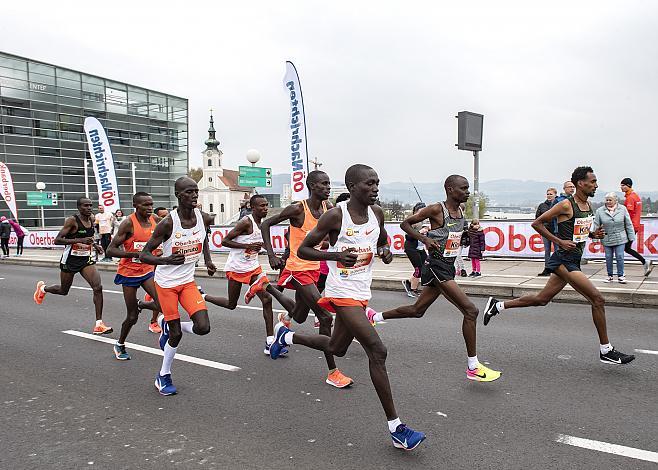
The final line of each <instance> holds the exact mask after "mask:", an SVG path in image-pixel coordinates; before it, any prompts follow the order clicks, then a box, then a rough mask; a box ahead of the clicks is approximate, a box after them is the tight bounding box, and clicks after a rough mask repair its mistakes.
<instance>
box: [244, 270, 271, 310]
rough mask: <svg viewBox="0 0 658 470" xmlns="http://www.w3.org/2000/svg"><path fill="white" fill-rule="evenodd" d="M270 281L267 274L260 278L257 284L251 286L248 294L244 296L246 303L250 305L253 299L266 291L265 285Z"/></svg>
mask: <svg viewBox="0 0 658 470" xmlns="http://www.w3.org/2000/svg"><path fill="white" fill-rule="evenodd" d="M269 282H270V280H269V279H268V278H267V276H266V275H265V273H263V275H262V276H261V277H259V278H258V279H257V280H256V282H254V283H253V284H252V285H250V286H249V289H247V292H246V293H245V294H244V303H245V304H248V303H249V302H251V299H253V298H254V297H256V294H258V293H259V292H262V291H264V290H265V285H266V284H268V283H269Z"/></svg>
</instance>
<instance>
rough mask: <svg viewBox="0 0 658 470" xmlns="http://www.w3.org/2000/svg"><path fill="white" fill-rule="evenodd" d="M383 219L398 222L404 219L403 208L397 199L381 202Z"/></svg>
mask: <svg viewBox="0 0 658 470" xmlns="http://www.w3.org/2000/svg"><path fill="white" fill-rule="evenodd" d="M382 209H383V210H384V218H385V220H386V221H398V220H403V219H404V206H403V205H402V203H401V202H400V201H398V200H397V199H395V200H393V201H384V202H382Z"/></svg>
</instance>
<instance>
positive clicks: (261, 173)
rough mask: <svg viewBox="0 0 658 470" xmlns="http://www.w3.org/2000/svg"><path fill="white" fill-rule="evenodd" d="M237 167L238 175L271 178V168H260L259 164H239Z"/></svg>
mask: <svg viewBox="0 0 658 470" xmlns="http://www.w3.org/2000/svg"><path fill="white" fill-rule="evenodd" d="M239 169H240V176H241V177H242V176H246V177H248V178H271V177H272V168H261V167H259V166H241V167H240V168H239ZM270 186H271V185H270ZM268 187H269V186H268Z"/></svg>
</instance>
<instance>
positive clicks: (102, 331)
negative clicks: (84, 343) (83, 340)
mask: <svg viewBox="0 0 658 470" xmlns="http://www.w3.org/2000/svg"><path fill="white" fill-rule="evenodd" d="M113 331H114V330H113V329H112V328H110V327H109V326H107V325H106V324H105V323H103V322H101V324H100V325H96V326H95V327H94V331H93V333H94V334H95V335H109V334H110V333H112V332H113Z"/></svg>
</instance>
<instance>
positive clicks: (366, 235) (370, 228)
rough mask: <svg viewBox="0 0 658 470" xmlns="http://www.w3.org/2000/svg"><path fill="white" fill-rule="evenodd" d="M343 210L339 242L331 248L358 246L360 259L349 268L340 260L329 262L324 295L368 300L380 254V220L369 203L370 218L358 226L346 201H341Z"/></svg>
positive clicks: (340, 204)
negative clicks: (373, 273) (374, 265)
mask: <svg viewBox="0 0 658 470" xmlns="http://www.w3.org/2000/svg"><path fill="white" fill-rule="evenodd" d="M337 207H339V208H340V210H341V212H342V213H343V220H342V222H341V226H340V233H339V234H338V238H337V239H336V243H335V244H334V245H333V246H330V247H329V250H328V251H337V252H338V251H343V250H346V249H348V248H355V249H356V253H357V255H358V258H357V260H356V264H355V265H354V266H352V267H350V268H348V267H346V266H343V265H342V264H341V263H339V262H337V261H327V265H328V266H329V275H328V276H327V284H326V286H325V296H326V297H334V298H339V299H354V300H369V299H370V298H371V297H372V294H371V293H370V284H371V283H372V264H373V262H374V260H375V255H376V254H377V241H378V240H379V220H378V219H377V216H376V215H375V213H374V212H373V210H372V207H370V206H368V221H367V222H366V223H365V224H362V225H357V224H355V223H354V222H353V221H352V217H350V212H349V211H348V210H347V201H343V202H339V203H338V206H337Z"/></svg>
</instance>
